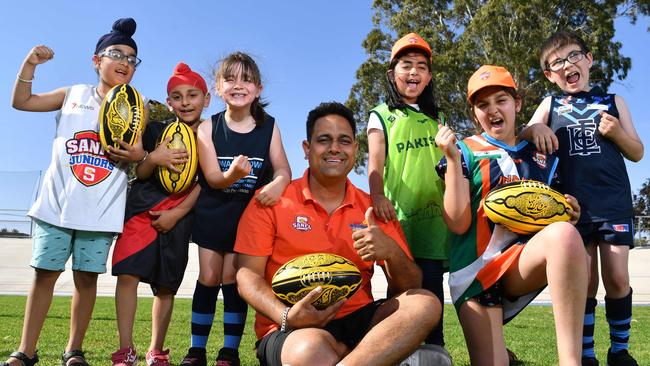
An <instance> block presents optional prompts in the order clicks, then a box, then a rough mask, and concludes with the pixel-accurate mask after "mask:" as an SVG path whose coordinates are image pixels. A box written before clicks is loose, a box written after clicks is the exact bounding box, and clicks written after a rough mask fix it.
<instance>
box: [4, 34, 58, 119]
mask: <svg viewBox="0 0 650 366" xmlns="http://www.w3.org/2000/svg"><path fill="white" fill-rule="evenodd" d="M53 57H54V52H53V51H52V50H51V49H50V48H49V47H47V46H43V45H41V46H36V47H34V48H32V49H31V50H30V51H29V53H28V54H27V56H26V57H25V60H24V61H23V64H22V65H21V67H20V70H19V71H18V75H17V76H16V82H15V83H14V90H13V94H12V96H11V105H12V106H13V107H14V108H16V109H19V110H22V111H30V112H51V111H56V110H58V109H61V107H62V106H63V101H64V100H65V93H66V89H67V88H59V89H55V90H53V91H50V92H47V93H40V94H32V82H33V80H34V71H35V70H36V65H40V64H42V63H45V62H47V61H49V60H51V59H52V58H53Z"/></svg>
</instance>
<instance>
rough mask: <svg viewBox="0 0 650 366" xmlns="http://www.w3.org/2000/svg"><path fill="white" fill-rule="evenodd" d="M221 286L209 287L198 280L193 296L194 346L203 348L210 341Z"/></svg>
mask: <svg viewBox="0 0 650 366" xmlns="http://www.w3.org/2000/svg"><path fill="white" fill-rule="evenodd" d="M219 289H220V286H216V287H208V286H205V285H203V284H201V283H200V282H199V281H196V287H195V288H194V296H193V297H192V342H191V344H192V348H203V349H205V345H206V344H207V343H208V336H209V335H210V329H212V321H213V320H214V312H215V310H216V307H217V296H219Z"/></svg>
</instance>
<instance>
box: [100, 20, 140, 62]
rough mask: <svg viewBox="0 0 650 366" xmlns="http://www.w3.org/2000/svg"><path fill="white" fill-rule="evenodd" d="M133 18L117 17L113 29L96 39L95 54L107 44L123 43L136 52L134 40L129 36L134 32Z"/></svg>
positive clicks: (136, 47)
mask: <svg viewBox="0 0 650 366" xmlns="http://www.w3.org/2000/svg"><path fill="white" fill-rule="evenodd" d="M135 27H136V24H135V20H133V18H122V19H118V20H116V21H115V23H113V30H111V32H110V33H107V34H104V35H103V36H101V37H100V38H99V41H97V46H96V47H95V54H98V53H99V52H100V51H102V50H104V49H106V48H107V47H108V46H112V45H114V44H124V45H127V46H129V47H131V48H133V49H134V50H135V53H136V54H137V53H138V46H137V45H136V44H135V41H134V40H133V38H131V36H132V35H133V34H134V33H135Z"/></svg>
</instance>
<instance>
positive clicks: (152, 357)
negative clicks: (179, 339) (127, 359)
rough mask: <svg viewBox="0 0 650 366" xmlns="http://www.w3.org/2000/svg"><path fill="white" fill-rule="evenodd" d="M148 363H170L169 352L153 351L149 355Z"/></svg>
mask: <svg viewBox="0 0 650 366" xmlns="http://www.w3.org/2000/svg"><path fill="white" fill-rule="evenodd" d="M148 356H149V358H148V359H147V364H149V365H155V364H156V363H158V362H167V364H169V354H166V353H153V354H151V353H150V354H149V355H148Z"/></svg>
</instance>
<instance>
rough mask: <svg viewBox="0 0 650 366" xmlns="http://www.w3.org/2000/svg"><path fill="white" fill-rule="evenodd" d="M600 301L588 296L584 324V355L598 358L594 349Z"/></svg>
mask: <svg viewBox="0 0 650 366" xmlns="http://www.w3.org/2000/svg"><path fill="white" fill-rule="evenodd" d="M597 304H598V301H596V299H595V298H593V297H589V298H587V304H586V305H585V320H584V322H583V324H582V357H588V358H596V351H595V350H594V324H595V323H596V305H597Z"/></svg>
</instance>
